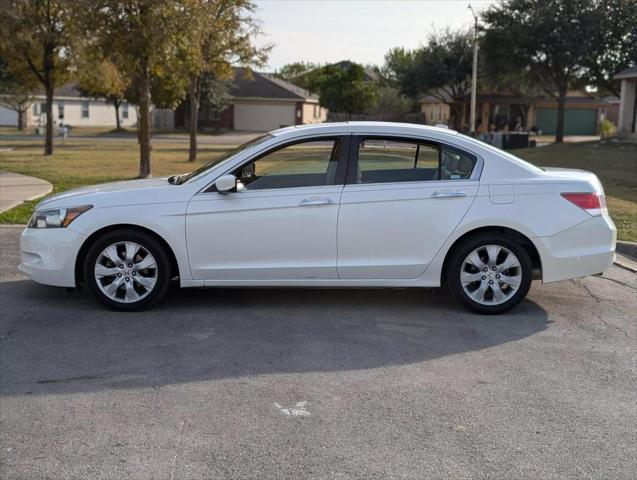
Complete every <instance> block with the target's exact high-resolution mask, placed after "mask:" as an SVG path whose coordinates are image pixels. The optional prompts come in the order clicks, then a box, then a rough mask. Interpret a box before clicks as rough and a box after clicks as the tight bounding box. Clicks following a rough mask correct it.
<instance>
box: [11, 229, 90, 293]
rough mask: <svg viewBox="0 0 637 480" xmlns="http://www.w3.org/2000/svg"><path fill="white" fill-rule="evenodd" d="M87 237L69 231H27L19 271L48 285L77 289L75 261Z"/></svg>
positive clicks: (21, 246) (23, 236) (24, 236)
mask: <svg viewBox="0 0 637 480" xmlns="http://www.w3.org/2000/svg"><path fill="white" fill-rule="evenodd" d="M84 240H86V236H85V235H83V234H81V233H78V232H76V231H74V230H71V229H70V228H43V229H38V228H25V229H24V231H23V232H22V235H20V256H21V263H20V266H19V267H18V269H19V270H20V271H21V272H23V273H25V274H27V275H28V276H29V277H31V279H33V280H34V281H36V282H38V283H43V284H45V285H53V286H57V287H75V286H76V283H75V259H76V258H77V254H78V252H79V251H80V248H81V247H82V244H83V243H84Z"/></svg>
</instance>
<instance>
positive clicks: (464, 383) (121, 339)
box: [0, 227, 637, 480]
mask: <svg viewBox="0 0 637 480" xmlns="http://www.w3.org/2000/svg"><path fill="white" fill-rule="evenodd" d="M18 234H19V230H18V229H14V228H6V227H5V228H0V237H1V243H2V244H1V247H0V254H1V258H0V260H1V266H2V267H1V271H0V281H1V282H2V283H1V284H0V301H1V305H2V315H0V388H1V397H0V398H1V402H2V403H1V416H0V428H1V432H0V448H1V455H0V461H1V463H0V477H1V478H7V479H34V478H51V479H61V478H65V479H93V478H100V479H123V478H130V479H166V480H176V479H226V478H232V479H242V480H244V479H306V478H309V479H323V478H329V479H340V478H342V479H359V478H360V479H386V478H388V479H394V478H395V479H399V478H408V479H423V478H441V479H446V478H454V479H464V478H490V479H512V478H515V479H522V478H528V479H538V478H542V479H551V478H555V479H557V478H560V479H562V478H573V479H575V478H577V479H583V478H590V479H601V478H608V479H613V480H618V479H629V478H634V473H635V471H636V469H637V461H636V458H637V451H636V447H635V446H636V445H637V435H636V429H635V425H636V424H637V408H636V406H635V398H636V393H637V392H636V385H637V372H636V362H635V346H636V340H635V339H636V338H637V337H636V335H637V331H636V330H637V329H636V316H635V312H637V293H636V292H637V290H636V289H637V278H636V276H635V274H634V273H632V272H630V271H628V270H624V269H622V268H619V267H613V268H612V269H611V271H610V272H609V274H608V275H607V276H605V277H603V278H594V277H591V278H586V279H581V280H576V281H570V282H563V283H559V284H552V285H541V284H536V285H534V286H533V288H532V290H531V292H530V295H529V299H528V300H526V301H524V302H523V303H522V304H521V305H520V306H519V307H518V308H517V309H515V310H514V311H513V312H511V313H510V314H507V315H502V316H497V317H486V316H478V315H473V314H471V313H468V312H466V311H465V310H464V309H463V308H461V307H460V306H458V305H457V304H456V303H455V302H453V301H452V300H451V299H450V298H448V297H447V295H446V294H445V293H444V292H442V291H439V290H429V291H419V290H340V291H335V290H292V289H272V290H249V289H245V290H230V289H228V290H221V289H219V290H184V291H179V290H177V289H174V291H172V292H171V294H170V295H169V297H168V299H167V300H166V301H165V302H163V303H162V304H161V305H160V306H159V308H156V309H155V310H152V311H149V312H142V313H133V314H122V313H115V312H111V311H108V310H105V309H103V308H102V307H100V306H99V305H98V304H97V303H96V302H94V301H93V299H92V298H91V297H90V295H89V294H88V293H87V292H85V291H82V292H70V293H67V292H66V291H65V290H64V289H57V288H50V287H44V286H39V285H37V284H35V283H32V282H31V281H29V280H26V279H25V278H24V277H23V276H21V275H20V274H19V273H17V272H16V266H17V264H18V255H17V250H18Z"/></svg>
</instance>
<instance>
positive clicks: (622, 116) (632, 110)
mask: <svg viewBox="0 0 637 480" xmlns="http://www.w3.org/2000/svg"><path fill="white" fill-rule="evenodd" d="M615 79H616V80H621V82H622V86H621V94H620V101H619V119H618V124H617V133H618V135H619V136H620V137H624V138H629V139H633V140H637V65H635V66H633V67H630V68H627V69H626V70H623V71H621V72H619V73H618V74H617V75H615Z"/></svg>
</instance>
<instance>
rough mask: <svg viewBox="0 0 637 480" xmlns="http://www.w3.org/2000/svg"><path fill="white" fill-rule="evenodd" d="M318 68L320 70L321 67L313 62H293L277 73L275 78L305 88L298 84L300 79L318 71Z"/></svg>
mask: <svg viewBox="0 0 637 480" xmlns="http://www.w3.org/2000/svg"><path fill="white" fill-rule="evenodd" d="M317 68H319V65H317V64H316V63H312V62H303V61H301V62H292V63H288V64H286V65H283V66H282V67H281V69H280V70H278V71H277V72H275V74H274V76H275V77H277V78H280V79H281V80H285V81H286V82H290V83H294V84H295V85H298V86H299V87H302V88H305V87H303V85H300V84H299V83H297V81H298V80H299V77H302V76H303V75H305V74H306V73H308V72H311V71H313V70H316V69H317Z"/></svg>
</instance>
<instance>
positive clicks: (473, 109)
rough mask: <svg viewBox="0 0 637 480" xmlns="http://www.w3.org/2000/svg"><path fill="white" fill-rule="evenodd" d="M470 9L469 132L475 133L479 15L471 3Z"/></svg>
mask: <svg viewBox="0 0 637 480" xmlns="http://www.w3.org/2000/svg"><path fill="white" fill-rule="evenodd" d="M469 10H471V15H473V20H474V26H473V70H472V72H471V118H470V120H469V132H471V133H472V134H475V131H476V95H477V94H478V92H477V90H478V16H477V15H476V12H474V10H473V7H472V6H471V4H469Z"/></svg>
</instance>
